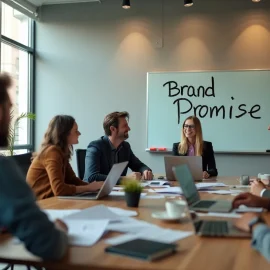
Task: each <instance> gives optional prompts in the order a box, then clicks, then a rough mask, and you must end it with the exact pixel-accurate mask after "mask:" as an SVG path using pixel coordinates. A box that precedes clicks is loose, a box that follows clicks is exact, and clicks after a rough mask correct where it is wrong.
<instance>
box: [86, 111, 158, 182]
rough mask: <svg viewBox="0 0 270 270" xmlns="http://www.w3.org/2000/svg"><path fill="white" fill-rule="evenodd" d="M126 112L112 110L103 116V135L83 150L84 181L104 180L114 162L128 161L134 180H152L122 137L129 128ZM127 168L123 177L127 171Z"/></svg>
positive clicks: (149, 173) (125, 135) (150, 174)
mask: <svg viewBox="0 0 270 270" xmlns="http://www.w3.org/2000/svg"><path fill="white" fill-rule="evenodd" d="M128 119H129V114H128V112H113V113H110V114H108V115H106V116H105V119H104V121H103V128H104V132H105V136H102V137H101V138H100V139H98V140H96V141H93V142H91V143H90V144H89V145H88V147H87V151H86V157H85V173H84V181H87V182H93V181H104V180H105V179H106V177H107V175H108V174H109V171H110V169H111V168H112V166H113V164H115V163H120V162H124V161H128V167H129V168H130V169H131V170H132V171H133V173H132V175H131V176H132V177H133V178H136V179H141V178H143V179H147V180H152V179H153V174H152V171H151V169H150V168H149V167H147V166H146V165H145V164H143V163H142V162H141V161H140V160H139V159H138V158H137V157H136V156H135V155H134V154H133V152H132V150H131V148H130V145H129V143H128V142H125V140H126V139H127V138H128V132H129V131H130V128H129V125H128ZM127 169H128V168H125V170H124V171H123V173H122V176H125V175H126V174H127Z"/></svg>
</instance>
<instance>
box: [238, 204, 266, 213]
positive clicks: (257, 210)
mask: <svg viewBox="0 0 270 270" xmlns="http://www.w3.org/2000/svg"><path fill="white" fill-rule="evenodd" d="M263 210H264V209H263V208H262V207H248V206H245V205H240V206H239V207H238V208H237V209H235V210H234V211H235V212H237V213H247V212H253V213H261V212H263Z"/></svg>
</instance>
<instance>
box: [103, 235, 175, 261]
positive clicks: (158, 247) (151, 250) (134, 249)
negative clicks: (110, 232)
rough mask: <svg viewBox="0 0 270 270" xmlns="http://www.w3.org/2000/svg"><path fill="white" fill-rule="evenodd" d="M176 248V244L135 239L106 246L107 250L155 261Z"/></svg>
mask: <svg viewBox="0 0 270 270" xmlns="http://www.w3.org/2000/svg"><path fill="white" fill-rule="evenodd" d="M176 248H177V245H176V244H166V243H161V242H157V241H152V240H144V239H134V240H131V241H127V242H125V243H122V244H119V245H115V246H109V247H107V248H105V252H110V253H114V254H120V255H124V256H129V257H134V258H138V259H142V260H147V261H153V260H156V259H159V258H161V257H164V256H166V255H169V254H171V253H173V252H175V251H176Z"/></svg>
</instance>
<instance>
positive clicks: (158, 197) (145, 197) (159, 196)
mask: <svg viewBox="0 0 270 270" xmlns="http://www.w3.org/2000/svg"><path fill="white" fill-rule="evenodd" d="M164 198H165V195H164V194H157V195H146V196H144V197H143V198H142V199H164Z"/></svg>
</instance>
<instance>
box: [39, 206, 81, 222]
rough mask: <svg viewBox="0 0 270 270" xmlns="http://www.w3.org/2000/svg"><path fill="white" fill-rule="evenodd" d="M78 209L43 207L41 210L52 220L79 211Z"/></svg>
mask: <svg viewBox="0 0 270 270" xmlns="http://www.w3.org/2000/svg"><path fill="white" fill-rule="evenodd" d="M80 211H81V210H80V209H63V210H59V209H57V210H56V209H44V210H43V212H44V213H45V214H46V215H47V216H48V217H49V220H51V221H54V220H56V219H57V218H58V219H64V217H66V216H68V215H71V214H74V213H78V212H80Z"/></svg>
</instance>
